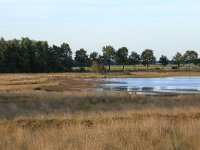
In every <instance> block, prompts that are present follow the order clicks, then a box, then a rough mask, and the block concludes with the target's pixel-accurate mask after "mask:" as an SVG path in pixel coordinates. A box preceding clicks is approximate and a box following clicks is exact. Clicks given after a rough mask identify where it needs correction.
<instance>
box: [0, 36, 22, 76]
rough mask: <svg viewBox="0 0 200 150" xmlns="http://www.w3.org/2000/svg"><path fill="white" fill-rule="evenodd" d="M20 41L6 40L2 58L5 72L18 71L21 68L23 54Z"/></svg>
mask: <svg viewBox="0 0 200 150" xmlns="http://www.w3.org/2000/svg"><path fill="white" fill-rule="evenodd" d="M20 43H21V41H20V40H17V39H13V40H10V41H7V44H6V51H5V52H4V60H3V61H4V62H3V65H4V70H5V72H8V73H11V72H14V73H18V72H21V71H22V70H23V65H24V64H23V63H24V54H22V52H21V45H20Z"/></svg>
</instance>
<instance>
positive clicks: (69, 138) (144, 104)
mask: <svg viewBox="0 0 200 150" xmlns="http://www.w3.org/2000/svg"><path fill="white" fill-rule="evenodd" d="M186 75H187V76H188V75H190V76H200V72H174V71H173V72H171V71H167V72H159V71H157V72H155V71H149V72H146V71H144V72H132V73H131V75H123V74H108V75H106V76H108V77H152V76H153V77H158V76H186ZM104 76H105V75H98V74H90V73H82V74H80V73H70V74H69V73H58V74H1V75H0V149H3V150H10V149H13V150H15V149H16V150H23V149H24V150H27V149H30V150H38V149H42V150H43V149H44V150H56V149H59V150H60V149H61V150H62V149H63V150H65V149H72V150H79V149H80V150H88V149H97V150H98V149H99V150H113V149H116V150H118V149H119V150H123V149H130V150H132V149H138V150H142V149H150V150H151V149H152V150H153V149H159V150H160V149H181V150H182V149H185V150H187V149H199V147H200V96H199V95H177V96H143V95H130V94H127V93H124V92H89V91H84V90H83V91H82V90H80V88H87V87H93V86H97V85H98V84H100V83H93V82H88V81H87V82H86V81H83V80H73V79H74V78H91V77H93V78H97V77H104ZM36 89H37V90H36ZM50 91H51V92H50ZM57 91H59V92H57Z"/></svg>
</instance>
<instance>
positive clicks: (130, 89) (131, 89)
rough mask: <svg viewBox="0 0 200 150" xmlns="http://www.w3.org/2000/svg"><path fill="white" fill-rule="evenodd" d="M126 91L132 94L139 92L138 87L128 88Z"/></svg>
mask: <svg viewBox="0 0 200 150" xmlns="http://www.w3.org/2000/svg"><path fill="white" fill-rule="evenodd" d="M127 91H129V92H132V91H140V88H139V87H128V88H127Z"/></svg>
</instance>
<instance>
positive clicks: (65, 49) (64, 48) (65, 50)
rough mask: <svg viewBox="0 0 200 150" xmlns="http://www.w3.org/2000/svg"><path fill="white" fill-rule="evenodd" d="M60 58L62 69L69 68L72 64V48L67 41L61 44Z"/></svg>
mask: <svg viewBox="0 0 200 150" xmlns="http://www.w3.org/2000/svg"><path fill="white" fill-rule="evenodd" d="M60 59H61V63H62V65H63V67H64V69H66V70H67V71H69V70H71V68H72V65H73V59H72V50H71V48H70V47H69V45H68V44H67V43H63V44H62V45H61V53H60Z"/></svg>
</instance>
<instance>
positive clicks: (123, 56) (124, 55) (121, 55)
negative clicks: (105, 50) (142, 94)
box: [115, 47, 128, 69]
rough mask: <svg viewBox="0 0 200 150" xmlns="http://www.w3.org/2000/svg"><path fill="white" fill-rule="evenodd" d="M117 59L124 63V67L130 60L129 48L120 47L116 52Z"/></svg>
mask: <svg viewBox="0 0 200 150" xmlns="http://www.w3.org/2000/svg"><path fill="white" fill-rule="evenodd" d="M115 60H116V61H117V62H118V63H120V64H122V65H123V69H124V65H125V63H126V62H127V60H128V49H127V48H126V47H122V48H119V49H118V51H116V53H115Z"/></svg>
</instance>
